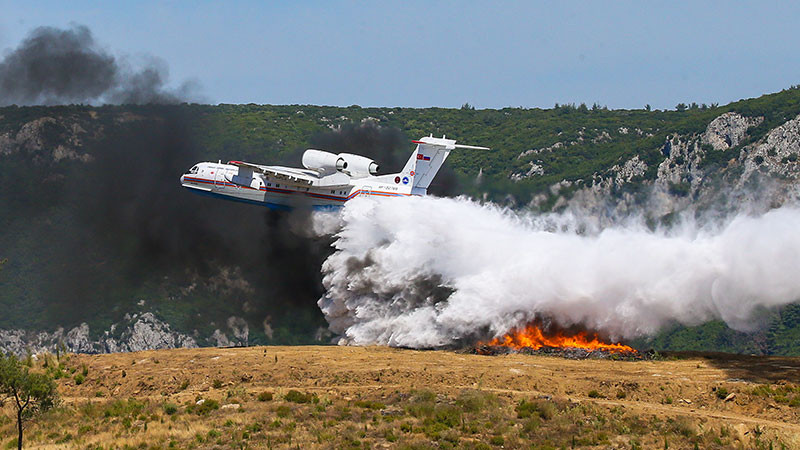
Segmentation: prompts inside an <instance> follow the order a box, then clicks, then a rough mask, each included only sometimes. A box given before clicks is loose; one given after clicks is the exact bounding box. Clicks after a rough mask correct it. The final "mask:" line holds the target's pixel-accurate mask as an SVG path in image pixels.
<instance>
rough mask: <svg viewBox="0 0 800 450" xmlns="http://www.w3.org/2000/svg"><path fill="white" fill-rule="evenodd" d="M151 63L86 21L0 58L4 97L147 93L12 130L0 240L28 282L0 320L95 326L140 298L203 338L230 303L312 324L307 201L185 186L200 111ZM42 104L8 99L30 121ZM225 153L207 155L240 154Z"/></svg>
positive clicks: (315, 285) (315, 290) (321, 244)
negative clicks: (278, 206)
mask: <svg viewBox="0 0 800 450" xmlns="http://www.w3.org/2000/svg"><path fill="white" fill-rule="evenodd" d="M153 61H155V62H153V63H152V64H150V65H148V66H147V67H144V68H140V69H129V68H128V67H129V65H128V64H127V62H126V61H124V60H120V59H119V58H116V57H114V56H113V55H111V54H110V53H108V52H107V51H105V50H103V49H102V48H101V46H100V45H99V44H98V43H97V42H95V40H94V38H93V37H92V33H91V32H90V30H89V29H88V28H86V27H83V26H76V27H73V28H71V29H67V30H61V29H56V28H47V27H45V28H37V29H36V30H34V31H33V32H32V33H31V34H30V35H29V36H28V37H27V38H26V39H25V41H24V42H22V43H21V44H20V45H19V46H18V47H17V48H16V49H14V50H13V51H11V52H10V53H8V54H7V56H6V57H5V58H4V59H3V60H2V61H0V103H2V104H12V103H17V104H45V105H52V104H71V103H76V102H81V103H85V102H100V103H106V102H111V103H127V104H139V105H141V106H133V105H131V106H125V107H121V106H104V107H102V108H94V109H90V108H87V107H57V108H53V109H49V110H44V111H45V117H43V118H40V119H36V120H34V121H33V122H28V125H26V127H27V128H25V127H23V128H25V131H24V132H23V130H18V131H17V132H16V139H15V140H16V144H12V145H14V146H18V147H19V148H18V149H11V150H9V151H7V153H8V154H7V155H0V158H2V167H3V168H4V169H6V170H4V171H3V173H2V174H0V182H2V185H4V186H6V188H9V189H10V190H11V191H10V193H9V194H8V195H6V194H5V190H4V194H3V195H2V196H0V209H2V210H3V211H1V212H0V225H2V227H3V228H4V230H5V233H4V234H5V237H6V239H3V236H0V243H2V244H3V249H4V250H3V253H4V254H5V255H4V256H9V257H10V260H11V266H12V267H11V269H10V270H8V271H6V274H8V275H9V277H10V278H11V277H13V279H17V277H18V278H19V279H20V280H23V281H22V282H21V283H20V287H19V289H17V290H13V289H4V290H3V291H4V292H3V294H5V295H7V296H8V297H7V298H5V299H2V300H3V301H2V302H0V303H2V304H7V305H8V304H10V305H13V306H14V311H12V312H13V314H7V315H6V316H5V320H3V319H2V318H0V328H19V327H22V328H40V329H41V328H45V329H52V328H53V327H55V326H65V327H71V326H74V325H77V324H78V323H80V322H84V321H86V322H89V323H90V325H92V326H94V328H95V329H94V331H99V330H100V329H102V328H103V327H105V326H108V324H109V323H111V322H113V321H117V320H119V319H120V317H121V316H122V315H124V314H125V313H128V312H132V311H133V310H136V309H138V307H139V305H137V303H140V302H139V300H143V301H145V303H144V305H145V306H144V308H145V309H150V308H152V309H154V310H156V312H160V313H162V315H163V316H165V318H166V319H167V320H169V321H170V322H171V323H172V324H173V325H174V326H177V327H178V328H179V329H182V330H183V331H188V332H191V331H192V330H193V329H195V330H200V335H199V336H198V337H200V338H201V342H202V338H203V337H206V336H208V334H210V333H209V332H208V331H209V327H211V328H213V327H219V328H223V329H224V327H223V326H222V325H223V324H222V323H220V322H222V321H224V319H225V318H226V317H227V316H230V315H240V316H244V317H246V318H247V319H248V321H249V322H250V323H251V324H253V325H258V326H260V325H261V324H262V322H264V320H265V318H270V320H271V321H272V325H273V326H275V321H278V322H280V321H281V320H283V321H284V322H285V323H288V325H287V326H288V327H289V328H291V326H293V325H294V324H295V322H299V321H298V320H297V319H298V318H302V324H303V325H305V326H306V327H307V329H305V330H302V331H304V332H305V334H311V332H313V328H311V329H310V330H309V329H308V328H309V326H310V325H313V324H315V323H316V324H318V325H321V324H323V323H324V321H323V320H322V316H321V314H320V313H319V311H318V309H317V308H316V305H315V301H316V299H317V298H318V297H319V296H320V295H321V293H322V288H321V280H320V272H319V267H320V263H321V261H322V260H323V259H324V257H325V252H327V248H328V244H329V242H328V241H327V240H326V239H327V238H309V237H308V233H306V232H305V228H307V227H310V215H309V212H308V211H307V210H303V209H300V210H299V211H298V212H294V213H290V214H287V213H278V212H273V211H269V210H266V209H263V208H258V207H255V206H250V205H242V204H237V203H233V202H225V201H219V200H215V199H209V198H202V197H200V196H195V195H193V194H191V193H189V192H188V191H186V190H184V189H183V188H181V187H180V183H179V180H178V179H179V177H180V175H181V174H182V173H184V172H186V171H187V169H188V168H189V167H191V166H192V165H193V164H195V163H196V162H198V161H201V160H208V159H209V158H207V157H204V154H203V152H204V149H203V147H202V144H201V143H200V142H198V140H197V138H196V136H195V133H194V131H193V130H195V129H197V126H198V125H197V123H198V121H199V120H201V115H202V114H201V113H197V112H194V111H195V109H194V108H193V107H191V106H188V105H183V106H181V105H170V104H172V103H179V102H181V101H185V100H187V98H186V97H185V96H184V94H185V91H182V90H176V91H170V90H168V89H167V88H166V87H165V80H166V73H167V69H166V66H165V65H164V64H163V63H159V62H158V61H157V60H153ZM184 86H186V84H184ZM37 111H42V110H37V109H35V108H31V109H27V110H22V109H12V110H10V112H11V113H14V114H21V117H22V118H20V119H19V120H26V121H27V120H30V119H29V118H36V117H41V115H40V114H41V113H40V112H37ZM48 116H53V117H55V118H53V117H48ZM26 117H27V118H26ZM75 129H79V130H82V131H80V132H77V133H78V134H79V137H78V138H77V140H78V141H81V144H79V145H78V147H77V149H78V152H79V153H80V154H74V155H72V156H70V157H69V158H66V159H65V160H62V161H60V162H59V161H57V158H55V156H54V155H55V153H54V152H53V149H54V148H57V147H59V146H60V144H65V142H64V141H65V140H68V139H70V138H68V136H70V135H73V136H74V135H75V133H76V132H75V131H74V130H75ZM23 135H25V137H21V136H23ZM8 136H11V137H12V138H14V134H13V131H12V134H9V135H8ZM30 139H33V140H34V141H37V140H38V141H42V143H43V145H40V144H36V145H27V144H26V143H27V142H29V140H30ZM74 145H76V144H75V143H74V142H73V143H72V144H69V145H68V146H74ZM225 153H226V154H220V155H214V156H215V158H214V159H215V160H216V159H218V158H221V159H226V160H227V159H234V158H236V157H238V156H239V155H237V151H236V149H235V148H232V149H226V151H225ZM20 236H23V237H24V239H19V237H20ZM4 281H6V280H0V283H3V282H4ZM12 281H13V280H12ZM14 284H15V283H11V285H7V284H3V287H11V288H14V287H15V286H14ZM0 295H2V294H0ZM18 310H19V311H21V312H19V311H18ZM30 311H36V312H37V313H36V314H30V313H29V312H30ZM210 322H215V323H214V324H211V323H210ZM223 331H224V330H223ZM299 339H301V340H302V337H301V338H299Z"/></svg>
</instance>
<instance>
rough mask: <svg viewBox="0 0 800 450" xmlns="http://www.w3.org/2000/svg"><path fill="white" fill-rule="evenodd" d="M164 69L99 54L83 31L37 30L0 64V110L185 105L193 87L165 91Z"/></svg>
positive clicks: (155, 63) (75, 28) (153, 62)
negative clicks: (11, 107)
mask: <svg viewBox="0 0 800 450" xmlns="http://www.w3.org/2000/svg"><path fill="white" fill-rule="evenodd" d="M167 80H168V70H167V66H166V64H164V63H163V62H161V61H159V60H158V59H155V58H150V59H149V61H147V62H146V64H145V65H144V67H141V68H135V67H132V66H131V64H130V63H129V62H128V61H126V60H125V59H124V58H118V57H115V56H114V55H111V54H110V53H108V52H107V51H105V50H104V49H103V48H101V47H100V46H99V45H98V44H97V42H96V41H95V39H94V36H92V32H91V31H90V30H89V29H88V28H87V27H85V26H82V25H76V26H73V27H72V28H71V29H59V28H53V27H39V28H36V29H34V30H33V31H32V32H31V33H30V34H29V35H28V37H27V38H26V39H25V40H24V41H22V43H20V45H19V46H18V47H17V48H15V49H13V50H11V51H10V52H8V53H7V54H6V56H5V58H4V59H3V60H2V62H0V105H11V104H17V105H54V104H71V103H89V104H94V103H122V104H149V103H156V104H168V103H179V102H180V101H181V100H182V99H183V100H184V101H185V99H186V98H187V97H189V96H190V95H191V94H192V92H193V86H192V84H191V83H184V84H183V85H181V86H180V87H179V88H177V89H174V90H172V89H170V88H168V87H167Z"/></svg>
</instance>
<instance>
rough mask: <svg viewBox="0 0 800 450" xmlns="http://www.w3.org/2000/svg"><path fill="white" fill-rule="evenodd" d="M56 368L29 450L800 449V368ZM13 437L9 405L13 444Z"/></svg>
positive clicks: (132, 356)
mask: <svg viewBox="0 0 800 450" xmlns="http://www.w3.org/2000/svg"><path fill="white" fill-rule="evenodd" d="M45 360H46V361H47V362H46V365H47V366H48V368H49V370H50V371H51V373H58V374H59V376H60V378H59V380H58V384H59V393H60V395H61V404H60V406H59V407H58V408H56V409H55V410H53V411H51V412H49V413H47V414H46V415H44V416H42V417H40V418H38V419H37V420H36V421H35V422H33V423H31V425H30V426H29V427H28V430H27V434H26V444H28V445H29V447H30V448H143V449H150V448H395V447H398V448H620V449H636V448H659V449H663V448H670V449H683V448H689V449H691V448H702V449H706V448H746V449H750V448H763V449H780V448H800V358H778V357H746V356H731V355H690V354H688V355H687V354H681V355H672V356H668V357H665V358H661V359H658V360H653V361H613V360H569V359H564V358H560V357H554V356H530V355H520V354H512V355H500V356H482V355H474V354H467V353H459V352H452V351H413V350H403V349H391V348H385V347H367V348H363V347H333V346H319V347H249V348H228V349H220V348H205V349H179V350H164V351H148V352H140V353H120V354H109V355H69V356H67V357H62V358H61V362H60V364H59V363H58V362H56V361H55V358H54V357H47V358H39V359H38V361H36V362H35V363H34V364H35V365H36V366H37V367H43V366H44V365H45ZM59 366H60V368H59ZM42 370H45V369H42ZM14 426H15V424H14V422H12V420H11V409H10V408H9V407H8V406H6V409H5V414H4V415H3V416H2V417H0V437H2V440H0V445H2V446H3V447H7V446H13V445H15V440H14V436H15V434H14Z"/></svg>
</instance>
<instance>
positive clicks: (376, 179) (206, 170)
mask: <svg viewBox="0 0 800 450" xmlns="http://www.w3.org/2000/svg"><path fill="white" fill-rule="evenodd" d="M412 142H413V143H415V144H417V148H416V150H414V153H412V154H411V157H410V158H409V159H408V162H407V163H406V165H405V167H403V170H402V172H400V173H393V174H388V175H378V168H379V167H378V164H377V163H376V162H375V161H373V160H371V159H369V158H366V157H364V156H359V155H353V154H350V153H339V154H338V155H337V154H333V153H329V152H325V151H322V150H313V149H309V150H306V151H305V153H303V166H304V167H305V168H304V169H295V168H291V167H281V166H262V165H258V164H251V163H246V162H242V161H229V162H228V164H222V163H221V162H217V163H213V162H201V163H198V164H196V165H195V166H194V167H192V168H191V169H189V172H188V173H186V174H184V175H182V176H181V185H183V187H185V188H188V189H189V190H191V191H193V192H196V193H199V194H204V195H210V196H214V197H221V198H224V199H228V200H235V201H240V202H245V203H253V204H257V205H262V206H267V207H269V208H272V209H291V208H292V207H295V206H301V205H302V206H310V207H312V208H314V209H331V208H336V207H339V206H341V205H343V204H344V202H346V201H348V200H352V199H353V198H356V197H358V196H365V197H402V196H410V195H425V194H426V193H427V191H428V186H430V184H431V181H433V178H434V177H435V176H436V173H437V172H438V171H439V168H440V167H442V164H444V161H445V159H447V156H448V155H449V154H450V152H451V151H452V150H455V149H457V148H463V149H475V150H489V148H487V147H475V146H472V145H457V144H456V141H455V140H453V139H447V138H446V137H445V136H442V137H441V138H435V137H433V135H431V136H428V137H424V138H422V139H420V140H418V141H412Z"/></svg>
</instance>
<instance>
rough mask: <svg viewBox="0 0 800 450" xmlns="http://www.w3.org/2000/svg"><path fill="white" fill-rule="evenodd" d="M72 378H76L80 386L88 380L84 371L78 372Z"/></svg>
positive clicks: (76, 382)
mask: <svg viewBox="0 0 800 450" xmlns="http://www.w3.org/2000/svg"><path fill="white" fill-rule="evenodd" d="M72 379H73V380H75V384H76V385H79V386H80V385H81V384H83V382H84V380H86V376H85V375H84V374H82V373H76V374H75V376H74V377H72Z"/></svg>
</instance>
